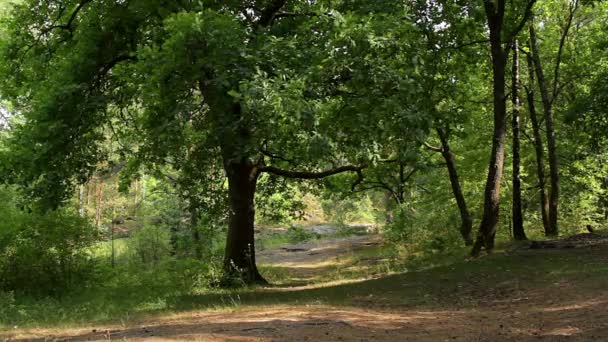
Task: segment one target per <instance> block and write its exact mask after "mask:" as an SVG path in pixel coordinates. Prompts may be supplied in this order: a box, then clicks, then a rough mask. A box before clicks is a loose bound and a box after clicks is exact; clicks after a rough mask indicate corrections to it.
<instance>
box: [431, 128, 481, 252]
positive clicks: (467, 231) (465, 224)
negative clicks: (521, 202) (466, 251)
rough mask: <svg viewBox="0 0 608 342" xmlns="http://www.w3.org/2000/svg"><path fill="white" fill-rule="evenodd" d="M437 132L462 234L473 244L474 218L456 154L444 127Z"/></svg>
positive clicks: (469, 244)
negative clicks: (466, 196)
mask: <svg viewBox="0 0 608 342" xmlns="http://www.w3.org/2000/svg"><path fill="white" fill-rule="evenodd" d="M437 134H438V135H439V140H440V141H441V155H442V156H443V159H445V163H446V166H447V168H448V174H449V177H450V184H451V185H452V192H453V193H454V198H455V199H456V204H457V205H458V210H459V211H460V223H461V225H460V234H461V235H462V239H463V240H464V243H465V245H466V246H471V245H472V244H473V238H472V237H471V232H472V231H473V219H472V218H471V214H470V213H469V209H468V208H467V202H466V200H465V198H464V195H463V193H462V187H461V186H460V178H459V177H458V172H457V171H456V161H455V158H454V154H453V153H452V151H451V150H450V144H449V141H448V137H447V133H446V132H444V131H443V130H442V129H440V128H437Z"/></svg>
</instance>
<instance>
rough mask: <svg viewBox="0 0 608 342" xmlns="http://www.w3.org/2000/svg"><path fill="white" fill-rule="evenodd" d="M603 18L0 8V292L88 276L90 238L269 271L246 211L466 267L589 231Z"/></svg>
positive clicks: (115, 6)
mask: <svg viewBox="0 0 608 342" xmlns="http://www.w3.org/2000/svg"><path fill="white" fill-rule="evenodd" d="M607 10H608V7H607V5H606V4H605V3H604V2H600V1H578V0H572V1H570V0H568V1H567V0H550V1H542V2H539V1H534V0H517V1H510V2H507V1H505V0H498V1H489V0H488V1H477V2H468V1H460V0H450V1H422V0H417V1H373V2H369V1H287V0H251V1H214V0H205V1H169V2H167V1H158V0H129V1H93V0H69V1H45V2H40V1H34V0H22V1H15V2H14V3H11V4H9V3H8V2H0V20H1V23H2V24H1V25H2V26H1V27H0V76H2V77H0V115H1V116H2V129H3V131H2V132H1V141H0V177H1V180H2V181H3V183H5V184H6V187H5V188H3V189H6V190H3V192H2V196H5V197H7V199H6V201H3V203H4V205H5V207H4V208H3V209H2V210H5V211H6V213H5V214H4V216H5V217H6V220H4V222H3V223H2V225H1V226H0V248H1V249H0V250H1V251H2V253H3V254H2V255H3V258H2V260H0V272H2V275H3V277H2V278H1V279H2V283H0V285H1V286H2V288H3V289H6V290H19V289H25V288H26V287H27V286H30V287H31V288H39V289H40V290H41V291H43V292H52V290H53V289H56V288H59V287H69V286H71V284H75V283H77V282H80V283H83V284H84V283H86V282H84V279H85V278H87V277H88V275H87V274H86V272H85V271H86V270H90V271H91V272H93V271H92V270H94V269H97V268H96V267H93V266H89V264H88V263H89V262H92V261H91V258H90V255H88V254H87V253H88V252H87V250H88V248H89V247H90V245H91V244H92V242H93V241H94V240H95V239H96V236H97V235H98V234H99V235H101V236H102V238H103V239H104V240H107V241H106V242H110V243H112V246H113V244H114V240H115V239H118V238H123V237H129V242H128V244H127V247H126V248H127V249H128V250H129V253H130V254H129V255H131V258H132V259H133V260H131V261H133V262H135V261H136V263H137V264H138V265H166V264H169V263H170V261H167V260H173V261H175V260H181V261H184V262H185V263H190V262H191V261H192V260H205V261H208V262H209V260H213V262H209V264H213V265H216V264H215V263H216V260H217V259H218V258H220V254H221V252H220V249H221V248H222V247H221V246H222V245H223V244H224V239H225V241H226V244H225V250H224V256H223V258H224V260H223V262H222V265H223V266H222V268H223V271H224V274H225V277H224V279H215V277H211V276H209V272H211V271H209V270H211V269H213V270H214V271H213V272H215V268H214V267H215V266H214V267H210V268H205V267H203V266H201V267H203V268H205V270H203V271H200V270H198V269H197V270H198V271H196V272H195V273H196V274H197V276H198V275H200V274H203V273H204V274H206V275H205V276H204V277H208V278H210V279H211V278H213V281H212V283H219V284H233V283H234V281H235V279H236V283H239V284H240V283H241V282H244V283H265V279H264V277H263V276H262V275H261V274H260V272H259V271H258V269H257V265H256V259H255V252H256V247H255V243H256V238H255V237H256V234H257V233H256V229H259V225H262V224H263V225H264V226H270V225H273V224H283V225H287V224H291V223H292V222H293V221H300V220H303V219H306V220H308V221H322V220H323V219H325V220H328V219H329V220H333V221H336V222H337V223H340V224H342V225H344V224H345V223H347V222H356V221H374V223H379V224H381V225H382V226H383V232H384V233H386V235H387V236H388V237H389V238H390V239H391V241H393V242H395V243H396V244H399V243H406V242H407V241H408V240H424V241H425V243H424V244H423V245H424V246H426V247H425V248H427V249H429V250H445V249H447V248H449V247H450V246H454V245H456V244H461V240H462V242H464V244H466V245H474V247H473V250H472V254H473V255H474V256H477V255H479V254H480V253H481V252H482V251H491V250H492V249H493V247H494V241H495V239H496V236H498V238H499V239H503V240H504V239H510V238H514V239H519V240H523V239H526V238H527V237H535V238H538V237H540V236H541V235H547V236H552V235H556V234H563V233H570V232H578V231H580V230H581V229H585V228H588V229H591V230H593V229H594V228H598V227H601V226H603V225H605V224H606V221H607V220H608V209H607V208H606V206H607V205H608V173H607V172H608V171H607V170H608V164H607V163H608V161H607V159H608V154H607V151H606V130H608V124H607V121H606V117H607V116H606V113H605V111H606V108H608V107H607V106H606V104H608V99H607V97H606V96H607V95H606V94H607V91H606V89H607V84H608V83H607V80H608V77H607V75H608V68H607V66H608V64H607V63H606V58H605V55H606V51H607V50H608V35H607V34H606V32H607V31H608V30H607V27H606V23H605V18H606V15H607V13H606V12H607ZM510 119H512V121H511V120H510ZM488 161H490V163H488ZM321 179H323V180H322V181H318V182H308V181H310V180H321ZM17 193H18V195H17ZM322 209H325V213H324V215H321V214H320V212H322V211H323V210H322ZM256 210H257V216H256ZM72 211H73V212H72ZM311 212H314V214H311ZM477 227H479V231H478V232H477V233H476V228H477ZM294 229H295V228H294ZM294 229H292V230H291V231H290V234H292V237H293V239H294V240H298V239H302V240H303V239H307V238H310V236H306V234H302V232H301V231H299V230H297V229H295V230H294ZM524 230H525V232H524ZM474 242H475V243H474ZM104 243H105V242H104ZM115 254H116V253H115V250H114V249H112V255H111V260H112V265H114V264H115V261H116V260H115V259H116V255H115ZM134 260H135V261H134ZM131 261H129V263H131V264H133V262H131ZM199 266H200V265H199ZM18 269H28V270H36V271H35V272H34V271H32V272H18V271H17V270H18ZM188 269H189V268H188ZM199 271H200V272H199ZM79 277H81V278H82V279H80V278H79ZM39 284H45V285H44V286H41V285H39Z"/></svg>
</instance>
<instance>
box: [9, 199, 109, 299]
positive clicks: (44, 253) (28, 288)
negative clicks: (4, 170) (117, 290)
mask: <svg viewBox="0 0 608 342" xmlns="http://www.w3.org/2000/svg"><path fill="white" fill-rule="evenodd" d="M17 195H18V194H17V193H16V192H14V191H11V190H9V189H1V190H0V202H1V204H0V215H1V216H2V218H3V220H2V221H0V290H4V291H15V292H18V293H29V294H39V295H46V294H59V293H61V292H64V291H66V290H68V289H71V288H74V287H76V286H77V285H82V284H84V283H86V282H87V281H89V280H91V279H92V278H93V277H94V275H95V264H94V261H93V259H92V258H91V257H90V255H89V254H88V253H87V247H89V246H91V245H92V244H93V243H94V242H95V241H96V240H97V239H98V234H97V233H96V231H95V229H94V228H93V227H92V226H91V225H90V224H88V222H87V221H86V220H85V219H83V218H80V217H78V215H77V214H76V213H75V212H72V211H69V210H65V209H62V210H57V211H52V212H48V213H38V212H25V211H22V210H19V209H17V207H16V205H15V201H14V199H15V198H16V196H17Z"/></svg>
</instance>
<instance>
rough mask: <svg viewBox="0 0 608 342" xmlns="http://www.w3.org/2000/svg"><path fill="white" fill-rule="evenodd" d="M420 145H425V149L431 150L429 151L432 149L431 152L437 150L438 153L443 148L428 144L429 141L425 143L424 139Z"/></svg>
mask: <svg viewBox="0 0 608 342" xmlns="http://www.w3.org/2000/svg"><path fill="white" fill-rule="evenodd" d="M422 145H424V147H426V148H427V149H429V150H431V151H433V152H439V153H442V152H443V149H442V148H441V147H436V146H433V145H430V144H429V143H427V142H426V141H424V142H423V143H422Z"/></svg>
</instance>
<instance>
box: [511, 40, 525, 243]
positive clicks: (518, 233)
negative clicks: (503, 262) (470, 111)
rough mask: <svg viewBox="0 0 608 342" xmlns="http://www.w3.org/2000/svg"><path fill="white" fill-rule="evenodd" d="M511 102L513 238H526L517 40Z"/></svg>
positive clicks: (514, 53) (514, 48) (519, 239)
mask: <svg viewBox="0 0 608 342" xmlns="http://www.w3.org/2000/svg"><path fill="white" fill-rule="evenodd" d="M511 104H512V105H513V115H512V122H511V125H512V129H513V203H512V204H513V207H512V216H513V238H515V240H518V241H521V240H527V239H528V238H527V237H526V232H525V231H524V219H523V215H522V209H521V176H520V155H519V147H520V144H519V111H520V103H519V51H518V44H517V40H516V41H515V42H514V43H513V68H512V76H511Z"/></svg>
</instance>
